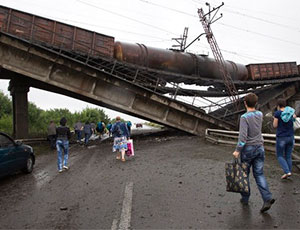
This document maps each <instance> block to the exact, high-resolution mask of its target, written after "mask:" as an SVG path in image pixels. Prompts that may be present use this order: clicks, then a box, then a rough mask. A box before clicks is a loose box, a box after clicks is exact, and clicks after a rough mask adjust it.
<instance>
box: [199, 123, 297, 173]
mask: <svg viewBox="0 0 300 230" xmlns="http://www.w3.org/2000/svg"><path fill="white" fill-rule="evenodd" d="M262 136H263V138H264V147H265V149H266V150H267V151H271V152H275V151H276V149H275V145H276V134H269V133H263V134H262ZM238 137H239V132H238V131H226V130H220V129H206V130H205V139H206V140H207V141H209V142H212V143H215V144H226V145H237V140H238ZM294 146H295V147H300V136H295V144H294ZM292 157H293V164H294V165H295V166H296V167H297V168H298V169H300V153H299V152H297V151H295V150H294V151H293V155H292Z"/></svg>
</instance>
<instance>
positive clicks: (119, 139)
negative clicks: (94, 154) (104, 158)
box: [111, 116, 130, 162]
mask: <svg viewBox="0 0 300 230" xmlns="http://www.w3.org/2000/svg"><path fill="white" fill-rule="evenodd" d="M111 132H112V135H113V138H114V145H113V152H116V151H118V153H117V157H116V159H117V160H120V159H121V161H123V162H125V161H126V160H125V151H126V150H127V140H128V139H129V137H130V136H129V132H128V129H127V125H126V124H125V123H124V122H122V121H121V118H120V117H119V116H117V117H116V123H114V124H113V126H112V128H111ZM120 153H121V155H120Z"/></svg>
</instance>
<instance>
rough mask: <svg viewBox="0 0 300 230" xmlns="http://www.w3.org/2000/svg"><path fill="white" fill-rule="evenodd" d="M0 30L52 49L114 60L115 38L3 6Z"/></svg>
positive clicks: (0, 13) (0, 10)
mask: <svg viewBox="0 0 300 230" xmlns="http://www.w3.org/2000/svg"><path fill="white" fill-rule="evenodd" d="M0 28H1V31H2V32H6V33H9V34H12V35H15V36H17V37H20V38H23V39H26V40H30V41H33V42H35V43H38V44H44V45H47V46H49V47H54V48H57V49H62V50H66V51H73V52H76V53H80V54H83V55H91V56H93V57H103V56H106V57H110V58H112V57H113V51H114V37H111V36H107V35H104V34H99V33H96V32H92V31H89V30H85V29H82V28H79V27H76V26H71V25H68V24H64V23H61V22H57V21H54V20H50V19H46V18H43V17H39V16H36V15H33V14H29V13H25V12H22V11H18V10H14V9H11V8H7V7H4V6H0Z"/></svg>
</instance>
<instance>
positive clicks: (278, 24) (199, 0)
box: [139, 0, 300, 46]
mask: <svg viewBox="0 0 300 230" xmlns="http://www.w3.org/2000/svg"><path fill="white" fill-rule="evenodd" d="M139 1H142V2H144V3H147V4H151V5H155V6H157V7H161V8H164V9H168V10H171V11H174V12H177V13H181V14H185V15H188V16H191V17H197V16H195V15H193V14H190V13H187V12H184V11H180V10H177V9H174V8H170V7H166V6H162V5H160V4H157V3H153V2H149V1H146V0H139ZM196 1H198V2H201V0H196ZM202 2H205V1H202ZM239 14H240V15H244V16H246V14H242V13H239ZM247 16H249V15H247ZM249 17H251V16H249ZM251 18H253V19H254V18H255V19H256V20H260V21H264V22H266V23H271V24H274V25H277V26H281V27H290V29H293V31H295V28H294V27H291V26H288V25H284V24H280V23H276V22H271V21H268V20H265V19H261V18H258V17H251ZM220 24H221V25H223V26H227V27H232V28H234V29H238V30H241V31H245V32H248V33H253V34H256V35H260V36H264V37H268V38H272V39H274V40H278V41H283V42H288V43H291V44H294V45H297V46H298V45H300V44H299V43H297V42H293V41H288V40H284V39H281V38H277V37H273V36H270V35H267V34H263V33H258V32H255V31H250V30H246V29H242V28H239V27H234V26H231V25H227V24H225V23H220ZM296 29H297V30H298V31H297V32H300V30H299V28H296Z"/></svg>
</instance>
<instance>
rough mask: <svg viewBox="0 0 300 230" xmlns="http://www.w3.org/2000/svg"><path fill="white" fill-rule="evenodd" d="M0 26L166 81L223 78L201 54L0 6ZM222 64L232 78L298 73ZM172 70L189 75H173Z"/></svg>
mask: <svg viewBox="0 0 300 230" xmlns="http://www.w3.org/2000/svg"><path fill="white" fill-rule="evenodd" d="M0 29H1V32H5V33H8V34H11V35H14V36H17V37H19V38H22V39H25V40H28V41H31V42H33V43H36V44H41V45H44V46H46V47H51V48H54V49H58V50H63V51H66V52H69V53H72V54H75V55H77V54H80V55H84V56H86V57H87V56H88V57H92V58H93V59H94V60H97V61H98V62H99V61H100V58H102V59H103V58H106V59H108V60H112V62H113V61H114V60H117V61H119V62H121V63H130V64H134V65H137V66H141V67H146V68H151V69H154V70H162V71H166V72H170V74H169V75H166V74H164V75H163V76H164V80H165V81H167V82H177V83H180V82H183V83H186V84H201V83H202V82H203V79H210V81H209V82H213V81H214V80H222V79H223V76H222V73H221V71H220V68H219V64H218V63H217V62H216V60H214V59H212V58H209V57H207V56H205V55H195V54H192V53H185V52H180V51H175V50H165V49H159V48H153V47H147V46H145V45H143V44H129V43H124V42H114V37H111V36H107V35H104V34H100V33H96V32H92V31H89V30H85V29H82V28H79V27H76V26H71V25H67V24H65V23H61V22H57V21H54V20H50V19H47V18H43V17H40V16H36V15H33V14H29V13H25V12H22V11H19V10H14V9H11V8H7V7H4V6H0ZM225 66H226V68H227V70H228V73H229V74H230V76H231V78H232V80H233V81H249V80H252V81H256V80H269V79H277V78H285V77H290V76H294V75H298V74H299V72H300V70H299V71H298V68H299V66H298V68H297V65H296V63H295V62H286V63H267V64H250V65H248V66H247V67H246V66H245V65H242V64H238V63H234V62H231V61H225ZM172 73H176V74H181V75H183V76H188V77H189V78H184V77H180V78H179V77H175V76H174V75H172ZM175 78H176V79H175ZM205 81H206V80H205Z"/></svg>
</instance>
